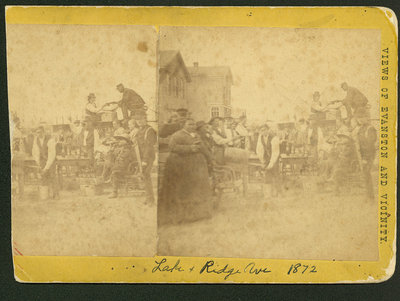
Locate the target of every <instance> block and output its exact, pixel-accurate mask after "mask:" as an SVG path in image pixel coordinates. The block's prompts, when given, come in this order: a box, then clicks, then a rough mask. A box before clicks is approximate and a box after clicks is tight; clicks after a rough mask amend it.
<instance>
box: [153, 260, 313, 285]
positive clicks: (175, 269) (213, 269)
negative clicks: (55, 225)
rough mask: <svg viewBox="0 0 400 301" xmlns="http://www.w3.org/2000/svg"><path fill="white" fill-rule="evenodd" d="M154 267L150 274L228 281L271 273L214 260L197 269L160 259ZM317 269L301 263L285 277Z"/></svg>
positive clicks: (294, 265)
mask: <svg viewBox="0 0 400 301" xmlns="http://www.w3.org/2000/svg"><path fill="white" fill-rule="evenodd" d="M154 263H155V265H154V266H153V268H152V270H151V272H152V273H180V272H185V271H186V272H188V273H192V272H193V271H196V272H197V271H198V273H199V274H215V275H221V277H223V279H224V280H228V279H229V278H230V277H231V276H233V275H237V274H248V275H253V276H261V275H268V274H270V273H272V270H271V269H270V268H268V267H267V266H263V265H257V264H256V263H255V262H250V263H248V264H246V265H245V266H244V268H243V267H236V266H231V265H229V264H218V263H217V262H216V261H214V260H207V261H206V262H205V263H204V264H202V265H201V268H200V269H198V268H197V267H196V266H192V265H189V266H186V267H184V265H183V264H182V263H181V260H180V259H178V260H176V261H172V262H168V260H167V258H162V259H161V260H155V261H154ZM316 272H317V267H316V266H315V265H305V264H301V263H296V264H292V265H291V266H290V268H289V269H288V270H287V272H286V273H287V275H292V274H308V273H316Z"/></svg>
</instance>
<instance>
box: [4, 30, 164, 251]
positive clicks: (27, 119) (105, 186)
mask: <svg viewBox="0 0 400 301" xmlns="http://www.w3.org/2000/svg"><path fill="white" fill-rule="evenodd" d="M6 35H7V68H8V95H9V113H10V117H9V120H10V140H11V141H10V146H11V179H12V244H13V246H12V248H13V253H14V255H15V256H18V255H20V256H21V255H27V256H119V257H123V256H129V257H130V256H134V257H138V256H139V257H140V256H145V257H149V256H154V255H155V254H156V246H157V178H158V174H157V170H158V167H157V161H158V160H157V149H158V147H157V120H156V119H157V113H156V108H157V98H156V95H157V93H156V86H157V84H156V81H157V63H156V62H157V51H156V47H157V32H156V30H155V29H154V28H153V27H151V26H132V25H127V26H116V25H107V26H98V25H44V24H43V25H42V24H40V25H20V24H9V25H7V33H6Z"/></svg>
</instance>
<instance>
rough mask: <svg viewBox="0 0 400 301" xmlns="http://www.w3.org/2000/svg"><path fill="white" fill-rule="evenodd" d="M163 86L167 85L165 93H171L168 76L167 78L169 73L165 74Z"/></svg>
mask: <svg viewBox="0 0 400 301" xmlns="http://www.w3.org/2000/svg"><path fill="white" fill-rule="evenodd" d="M165 83H166V84H165V86H166V87H167V93H168V95H170V94H171V83H170V78H169V74H168V73H167V74H165Z"/></svg>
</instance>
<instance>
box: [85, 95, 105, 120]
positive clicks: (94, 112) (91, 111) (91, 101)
mask: <svg viewBox="0 0 400 301" xmlns="http://www.w3.org/2000/svg"><path fill="white" fill-rule="evenodd" d="M100 111H101V108H100V109H99V108H97V105H96V95H94V93H90V94H89V96H88V102H87V104H86V107H85V115H86V119H87V120H92V121H99V120H100Z"/></svg>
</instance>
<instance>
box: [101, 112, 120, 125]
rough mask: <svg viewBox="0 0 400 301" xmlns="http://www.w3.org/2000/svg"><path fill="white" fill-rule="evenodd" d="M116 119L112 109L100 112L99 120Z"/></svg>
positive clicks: (108, 120)
mask: <svg viewBox="0 0 400 301" xmlns="http://www.w3.org/2000/svg"><path fill="white" fill-rule="evenodd" d="M117 119H118V115H117V112H115V111H112V112H104V113H103V114H101V121H104V122H110V121H114V120H117Z"/></svg>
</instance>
